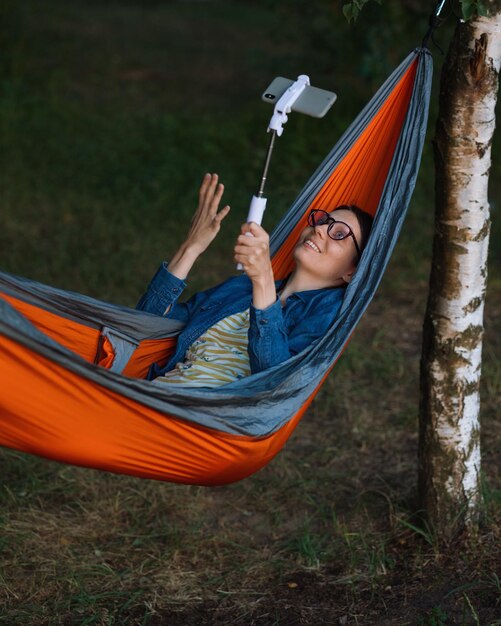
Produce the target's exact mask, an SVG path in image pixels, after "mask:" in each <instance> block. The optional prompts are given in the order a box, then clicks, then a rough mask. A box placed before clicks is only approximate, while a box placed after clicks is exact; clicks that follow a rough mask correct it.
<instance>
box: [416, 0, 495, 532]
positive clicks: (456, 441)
mask: <svg viewBox="0 0 501 626" xmlns="http://www.w3.org/2000/svg"><path fill="white" fill-rule="evenodd" d="M483 5H484V6H485V7H486V8H487V10H488V17H475V18H473V19H472V20H470V21H468V22H466V23H459V24H458V26H457V28H456V32H455V34H454V38H453V41H452V43H451V45H450V48H449V51H448V54H447V58H446V60H445V63H444V67H443V70H442V76H441V86H440V109H439V116H438V120H437V126H436V135H435V140H434V148H435V169H436V188H435V202H436V216H435V238H434V248H433V261H432V270H431V276H430V292H429V299H428V306H427V311H426V315H425V320H424V328H423V353H422V360H421V407H420V428H419V431H420V432H419V496H420V502H421V508H422V509H423V510H424V511H425V515H426V518H427V519H428V521H429V523H430V525H431V527H432V528H433V529H434V530H435V532H436V533H437V535H438V537H439V538H441V539H450V538H452V537H453V536H454V535H455V534H456V533H457V532H460V531H461V530H463V529H467V530H470V531H472V530H475V528H476V525H477V523H478V518H479V512H480V504H481V502H480V498H481V496H480V485H479V478H480V476H479V473H480V459H481V455H480V423H479V412H480V397H479V385H480V370H481V354H482V335H483V310H484V300H485V292H486V279H487V251H488V246H489V230H490V215H489V213H490V209H489V201H488V196H487V185H488V180H489V168H490V164H491V143H492V138H493V133H494V127H495V106H496V98H497V91H498V77H499V68H500V60H501V2H500V1H499V0H497V1H495V0H490V1H489V0H484V2H483ZM423 218H424V219H430V216H429V215H425V216H423Z"/></svg>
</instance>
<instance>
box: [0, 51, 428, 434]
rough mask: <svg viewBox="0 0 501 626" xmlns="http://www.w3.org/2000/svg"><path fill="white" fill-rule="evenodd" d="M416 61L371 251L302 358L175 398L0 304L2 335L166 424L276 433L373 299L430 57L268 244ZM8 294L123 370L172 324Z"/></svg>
mask: <svg viewBox="0 0 501 626" xmlns="http://www.w3.org/2000/svg"><path fill="white" fill-rule="evenodd" d="M416 55H417V56H418V59H419V63H418V66H417V74H416V78H415V84H414V90H413V94H412V97H411V101H410V105H409V109H408V112H407V115H406V118H405V121H404V124H403V129H402V132H401V134H400V137H399V140H398V143H397V146H396V149H395V152H394V155H393V159H392V162H391V166H390V170H389V173H388V176H387V179H386V183H385V186H384V189H383V193H382V196H381V199H380V203H379V206H378V209H377V212H376V217H375V220H374V224H373V228H372V232H371V236H370V239H369V243H368V245H367V247H366V249H365V251H364V254H363V255H362V260H361V262H360V264H359V266H358V269H357V272H356V274H355V276H354V278H353V280H352V281H351V283H350V284H349V286H348V287H347V289H346V295H345V298H344V301H343V304H342V307H341V310H340V312H339V315H338V317H337V319H336V322H335V323H334V325H333V326H332V328H330V329H329V331H328V332H326V334H325V336H324V337H323V338H322V339H321V340H320V341H318V342H316V343H314V344H313V345H311V346H310V347H309V348H307V349H306V350H305V351H303V352H302V353H301V354H299V355H296V356H295V357H293V358H291V359H289V360H287V361H286V362H284V363H282V364H281V365H279V366H276V367H274V368H272V369H269V370H267V371H265V372H261V373H258V374H254V375H252V376H249V377H248V378H244V379H241V380H239V381H235V382H233V383H231V384H228V385H225V386H223V387H218V388H215V389H194V388H182V387H179V386H175V387H174V386H172V387H170V386H169V385H168V384H166V385H157V384H153V383H152V382H150V381H146V380H139V379H132V378H128V377H126V376H122V375H121V374H120V371H119V370H120V369H121V367H118V368H116V367H115V369H118V371H113V370H106V369H103V368H100V367H97V366H95V365H93V364H90V363H88V362H87V361H85V360H84V359H82V358H81V357H79V356H78V355H76V354H75V353H73V352H72V351H71V350H68V349H67V348H65V347H64V346H61V345H59V344H58V343H57V342H55V341H53V340H52V339H50V338H49V337H47V336H46V335H44V334H43V333H41V332H40V331H39V330H37V329H36V328H35V326H33V325H32V324H31V323H30V322H29V321H28V320H27V319H26V318H25V317H24V316H22V315H21V314H20V313H18V312H17V311H16V310H15V309H14V308H13V307H11V306H10V305H9V304H8V303H7V302H6V301H5V300H3V299H2V298H1V297H0V334H3V335H5V336H7V337H9V338H11V339H13V340H14V341H16V342H18V343H20V344H22V345H25V346H27V347H28V348H30V349H31V350H33V351H35V352H36V353H39V354H40V355H43V356H45V357H47V358H49V359H52V360H54V361H55V362H57V363H59V364H60V365H62V366H63V367H64V368H67V369H68V370H70V371H73V372H75V373H77V374H78V375H79V376H82V377H85V378H87V379H89V380H91V381H94V382H96V383H97V384H99V385H101V386H103V387H105V388H107V389H110V390H113V391H115V392H118V393H119V394H121V395H123V396H126V397H129V398H131V399H133V400H136V401H138V402H140V403H142V404H143V405H146V406H148V407H151V408H153V409H154V410H156V411H159V412H160V413H165V415H173V416H176V417H179V418H181V419H184V420H188V421H190V422H192V423H194V424H199V425H202V426H205V427H209V428H211V429H216V430H219V431H222V432H226V433H234V434H240V435H247V436H251V437H262V436H266V435H269V434H271V433H273V432H275V431H276V430H278V429H279V428H280V427H281V426H283V425H284V424H285V423H286V422H287V421H288V420H289V419H290V418H291V417H292V416H293V415H295V414H296V413H297V412H298V410H300V408H301V407H302V406H303V404H304V403H305V402H306V401H307V400H308V398H309V397H310V396H311V394H312V393H313V391H314V390H315V389H316V387H317V386H318V385H319V383H320V382H321V380H322V378H323V377H324V376H325V374H326V372H327V371H328V370H329V369H330V368H331V367H332V365H333V363H334V362H335V361H336V360H337V358H338V357H339V355H340V354H341V352H342V350H343V347H344V345H345V344H346V342H347V340H348V338H349V337H350V335H351V334H352V332H353V330H354V328H355V326H356V324H357V322H358V320H359V319H360V317H361V316H362V314H363V312H364V311H365V309H366V308H367V306H368V304H369V302H370V300H371V299H372V297H373V295H374V293H375V291H376V289H377V287H378V285H379V282H380V280H381V278H382V275H383V272H384V270H385V268H386V265H387V263H388V261H389V258H390V255H391V252H392V250H393V248H394V246H395V243H396V240H397V238H398V235H399V232H400V229H401V227H402V223H403V220H404V217H405V214H406V211H407V207H408V204H409V201H410V198H411V195H412V192H413V189H414V185H415V182H416V177H417V173H418V169H419V165H420V159H421V153H422V148H423V143H424V138H425V132H426V125H427V118H428V105H429V98H430V91H431V77H432V61H431V55H430V53H429V51H428V50H427V49H424V48H418V49H416V50H415V51H414V52H412V53H411V54H410V55H409V56H408V57H407V58H406V59H405V60H404V61H403V62H402V64H401V65H400V66H399V67H398V68H397V69H396V70H395V71H394V72H393V73H392V75H391V76H390V77H389V78H388V79H387V81H386V82H385V83H384V84H383V85H382V87H381V88H380V89H379V91H378V92H377V93H376V95H375V96H374V97H373V98H372V99H371V101H370V102H369V103H368V104H367V106H366V107H365V108H364V109H363V110H362V112H361V113H360V114H359V115H358V117H357V118H356V119H355V120H354V121H353V123H352V124H351V125H350V127H349V128H348V129H347V130H346V132H345V133H344V134H343V136H342V137H341V139H340V140H339V141H338V143H337V144H336V145H335V146H334V148H333V149H332V151H331V152H330V153H329V155H328V156H327V158H326V159H325V160H324V161H323V163H322V164H321V165H320V167H319V168H318V169H317V171H316V172H315V173H314V174H313V176H312V177H311V178H310V180H309V181H308V182H307V184H306V185H305V187H304V189H303V190H302V191H301V193H300V194H299V196H298V198H297V200H296V201H295V202H294V203H293V205H292V206H291V207H290V209H289V210H288V212H287V213H286V214H285V215H284V217H283V219H282V220H281V221H280V223H279V224H278V226H277V227H276V229H275V230H274V232H273V233H272V236H271V252H272V254H274V253H275V252H276V251H277V250H279V248H280V246H281V245H282V243H283V242H284V241H285V239H286V238H287V235H288V234H289V233H290V232H291V229H292V227H293V226H294V224H296V222H297V220H298V219H299V218H300V217H301V216H302V215H303V214H304V212H305V210H306V209H307V207H308V206H309V205H310V203H311V201H312V199H313V198H314V196H315V195H316V193H317V192H318V189H319V188H320V187H321V186H322V184H323V183H324V182H325V181H326V179H327V178H328V177H329V176H330V174H331V173H332V171H333V170H334V169H335V168H336V166H337V165H338V164H339V163H340V162H341V160H342V159H343V157H344V156H345V155H346V153H347V152H348V151H349V150H350V149H351V147H352V146H353V145H354V143H355V142H356V140H357V138H358V137H359V136H360V135H361V133H363V131H364V129H365V128H366V127H367V125H368V124H369V123H370V121H371V119H372V118H373V117H374V115H375V114H376V112H377V111H378V110H379V108H380V107H381V105H382V104H383V103H384V101H385V100H386V98H387V97H388V95H389V94H390V93H391V92H392V90H393V89H394V88H395V85H396V84H397V83H398V81H399V80H400V78H401V77H402V76H403V74H404V73H405V71H406V70H407V69H408V68H409V66H410V65H411V63H412V62H413V61H415V59H416ZM2 292H3V293H5V294H9V295H12V296H15V297H17V298H20V299H22V300H24V301H26V302H29V303H33V304H36V305H37V306H40V307H42V308H44V309H46V310H47V311H51V312H54V313H56V314H57V315H59V316H61V317H63V318H68V319H72V320H77V321H79V322H80V323H83V324H85V325H87V326H90V327H92V328H98V329H101V330H102V329H103V328H104V329H105V332H106V333H108V334H109V336H110V338H111V339H112V341H113V343H114V346H115V348H116V350H117V352H118V355H119V358H118V359H117V363H118V364H121V366H122V365H123V364H124V363H125V362H126V360H127V358H128V356H130V354H132V352H133V351H134V349H135V346H136V345H137V344H138V343H139V342H140V341H141V340H142V339H145V338H160V337H168V336H173V335H176V334H177V333H178V331H179V330H180V327H181V325H180V323H179V322H177V321H173V320H169V319H166V318H160V317H157V316H153V315H150V314H148V313H144V312H141V311H137V310H134V309H129V308H126V307H121V306H116V305H113V304H108V303H104V302H100V301H98V300H96V299H93V298H90V297H87V296H82V295H79V294H76V293H71V292H67V291H62V290H59V289H55V288H52V287H49V286H45V285H42V284H40V283H37V282H34V281H31V280H27V279H23V278H18V277H14V276H12V275H9V274H6V273H0V295H1V293H2Z"/></svg>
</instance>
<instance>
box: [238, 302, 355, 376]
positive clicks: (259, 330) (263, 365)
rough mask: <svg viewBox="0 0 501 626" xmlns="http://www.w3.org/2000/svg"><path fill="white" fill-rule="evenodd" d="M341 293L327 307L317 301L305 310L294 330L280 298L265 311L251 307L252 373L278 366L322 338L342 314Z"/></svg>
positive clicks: (296, 318) (298, 318)
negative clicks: (338, 314) (287, 320)
mask: <svg viewBox="0 0 501 626" xmlns="http://www.w3.org/2000/svg"><path fill="white" fill-rule="evenodd" d="M342 294H343V290H337V292H336V293H332V294H331V295H330V296H328V301H327V302H326V303H325V304H326V306H322V305H319V302H318V301H317V306H313V307H312V308H311V309H307V310H305V309H302V311H301V314H300V315H299V316H295V319H294V323H293V324H292V328H290V326H291V325H290V324H288V323H286V319H285V317H286V316H287V315H290V313H285V315H284V309H282V306H281V304H280V301H279V300H278V299H277V301H276V302H275V303H274V304H272V305H271V306H269V307H268V308H266V309H255V308H254V307H253V306H252V305H251V307H250V319H249V322H250V323H249V346H248V352H249V361H250V366H251V372H252V373H253V374H256V373H257V372H262V371H264V370H266V369H268V368H270V367H273V366H275V365H279V364H280V363H282V362H283V361H286V360H287V359H289V358H290V357H292V356H294V355H296V354H298V353H299V352H301V351H302V350H304V349H305V348H307V347H308V346H309V345H311V344H312V343H313V342H314V341H315V340H317V339H319V338H320V337H322V336H323V334H324V333H325V331H326V329H327V328H328V327H329V325H330V324H332V322H333V321H334V319H335V317H336V315H337V313H338V311H339V308H340V306H341V302H342ZM287 327H289V332H287Z"/></svg>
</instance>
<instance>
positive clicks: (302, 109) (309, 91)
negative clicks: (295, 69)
mask: <svg viewBox="0 0 501 626" xmlns="http://www.w3.org/2000/svg"><path fill="white" fill-rule="evenodd" d="M295 82H296V81H294V80H291V79H290V78H283V76H278V77H277V78H275V80H273V82H272V83H271V84H270V85H269V86H268V88H267V89H266V90H265V91H264V93H263V95H262V96H261V99H262V100H264V102H268V103H269V104H273V105H275V104H276V103H277V102H278V100H279V99H280V97H281V96H282V95H283V94H284V93H285V92H286V91H287V89H289V87H290V86H291V85H293V84H294V83H295ZM336 98H337V95H336V94H335V93H334V92H333V91H326V90H325V89H318V87H311V85H308V86H307V87H306V88H305V89H304V91H303V93H302V94H301V95H300V96H299V98H298V99H297V100H296V101H295V102H294V104H293V105H292V110H293V111H297V112H298V113H304V114H305V115H310V116H311V117H323V116H324V115H325V114H326V113H327V111H328V110H329V109H330V108H331V106H332V105H333V104H334V102H335V101H336Z"/></svg>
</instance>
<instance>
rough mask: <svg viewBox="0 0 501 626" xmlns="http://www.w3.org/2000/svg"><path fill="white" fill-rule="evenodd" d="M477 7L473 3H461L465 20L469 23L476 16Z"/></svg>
mask: <svg viewBox="0 0 501 626" xmlns="http://www.w3.org/2000/svg"><path fill="white" fill-rule="evenodd" d="M476 9H477V7H476V6H475V5H474V4H473V3H471V4H470V3H468V2H462V3H461V11H462V13H463V19H464V20H465V21H468V20H469V19H471V18H472V17H473V16H474V15H475V11H476Z"/></svg>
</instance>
